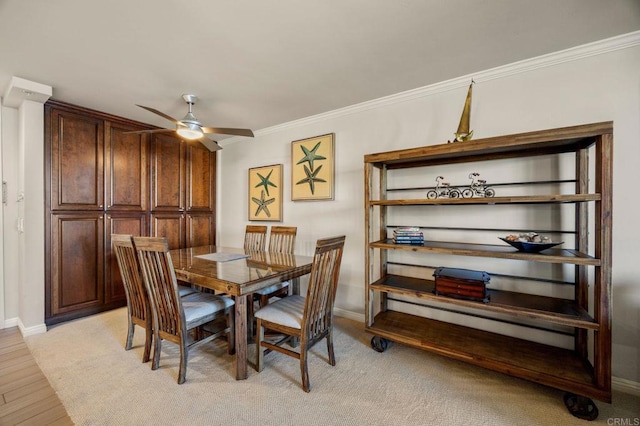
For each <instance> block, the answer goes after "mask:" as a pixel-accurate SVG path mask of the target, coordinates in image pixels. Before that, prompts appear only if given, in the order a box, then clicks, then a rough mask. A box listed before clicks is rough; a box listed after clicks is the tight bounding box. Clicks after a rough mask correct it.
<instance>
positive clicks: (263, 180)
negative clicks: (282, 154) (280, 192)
mask: <svg viewBox="0 0 640 426" xmlns="http://www.w3.org/2000/svg"><path fill="white" fill-rule="evenodd" d="M271 173H273V169H271V171H270V172H269V174H268V175H267V177H264V176H262V175H261V174H260V173H256V174H257V175H258V177H259V178H260V183H259V184H257V185H256V186H254V188H258V187H260V186H264V190H265V191H266V192H267V195H269V186H273V187H274V188H277V186H276V185H275V184H274V183H273V182H271V181H270V180H269V178H271Z"/></svg>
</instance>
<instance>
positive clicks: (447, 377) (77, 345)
mask: <svg viewBox="0 0 640 426" xmlns="http://www.w3.org/2000/svg"><path fill="white" fill-rule="evenodd" d="M336 322H337V323H336V327H335V348H336V359H337V365H336V366H335V367H331V366H330V365H329V364H328V363H327V362H326V361H327V355H326V345H325V344H324V343H319V344H317V345H316V346H315V347H314V348H313V349H312V351H311V352H312V353H311V355H310V360H309V361H310V363H309V373H310V377H311V393H309V394H307V393H305V392H303V391H302V389H301V387H300V370H299V364H298V361H297V360H295V359H293V358H290V357H287V356H284V355H281V354H278V353H271V354H269V355H267V356H266V358H265V369H264V371H263V372H262V373H257V372H256V371H255V370H254V369H252V368H250V370H249V378H248V379H247V380H243V381H236V380H235V379H234V377H235V373H234V365H233V363H232V357H231V356H229V355H228V354H227V352H226V343H225V342H224V341H222V342H220V343H213V344H211V345H205V346H204V347H200V348H198V349H196V350H193V351H191V354H190V357H189V364H188V369H187V381H186V382H185V383H184V384H183V385H178V384H177V383H176V379H177V375H178V362H179V357H180V355H179V349H178V348H177V346H175V345H173V344H171V343H164V345H163V351H162V357H161V368H160V369H158V370H156V371H151V368H150V364H149V363H147V364H143V363H142V362H141V358H142V350H143V347H142V345H143V338H144V333H143V331H142V329H139V328H138V329H136V337H135V340H134V343H135V347H134V348H133V349H132V350H130V351H125V350H124V348H123V344H124V341H125V334H126V331H125V330H126V310H125V309H124V308H123V309H118V310H115V311H110V312H106V313H103V314H99V315H95V316H92V317H89V318H85V319H81V320H77V321H73V322H69V323H66V324H62V325H59V326H56V327H54V328H52V329H51V330H49V331H48V332H47V333H45V334H40V335H35V336H29V337H27V338H26V339H25V340H26V342H27V344H28V346H29V348H30V349H31V351H32V353H33V355H34V357H35V358H36V360H37V362H38V364H39V365H40V367H41V368H42V371H43V372H44V373H45V375H46V376H47V378H48V379H49V381H50V382H51V385H52V386H53V388H54V389H55V390H56V391H57V392H58V395H59V397H60V399H61V400H62V402H63V404H64V405H65V407H66V409H67V411H68V413H69V416H70V417H71V418H72V419H73V421H74V422H75V423H76V424H78V425H183V424H184V425H187V424H189V425H245V424H246V425H249V424H253V425H298V424H301V425H323V426H324V425H357V426H361V425H487V426H489V425H490V426H495V425H582V426H585V425H586V424H607V425H612V424H638V419H639V418H640V398H637V397H633V396H629V395H625V394H621V393H615V394H614V403H613V405H611V404H605V403H602V402H597V405H598V408H599V410H600V416H599V417H598V419H597V420H596V421H594V422H591V423H587V422H585V421H584V420H579V419H577V418H575V417H573V416H571V414H569V413H568V412H567V410H566V409H565V407H564V403H563V402H562V395H563V392H561V391H558V390H555V389H551V388H547V387H544V386H540V385H536V384H533V383H530V382H527V381H523V380H519V379H515V378H512V377H508V376H506V375H502V374H499V373H494V372H491V371H488V370H485V369H482V368H479V367H474V366H470V365H467V364H465V363H462V362H458V361H454V360H450V359H447V358H444V357H440V356H437V355H434V354H430V353H427V352H424V351H420V350H416V349H412V348H409V347H406V346H403V345H399V344H393V345H392V346H391V347H390V348H389V349H387V350H386V351H385V352H384V353H378V352H375V351H374V350H372V349H371V348H370V346H369V340H370V337H371V336H370V335H368V334H366V333H364V331H363V330H362V329H363V327H362V324H360V323H357V322H354V321H351V320H347V319H344V318H337V319H336ZM250 349H253V348H250ZM253 354H254V352H253V350H252V351H251V352H250V356H251V358H252V359H253V356H254V355H253ZM615 419H619V420H617V421H618V423H614V421H615ZM624 419H626V420H624ZM634 419H635V420H634ZM620 421H627V423H620ZM634 421H635V423H634Z"/></svg>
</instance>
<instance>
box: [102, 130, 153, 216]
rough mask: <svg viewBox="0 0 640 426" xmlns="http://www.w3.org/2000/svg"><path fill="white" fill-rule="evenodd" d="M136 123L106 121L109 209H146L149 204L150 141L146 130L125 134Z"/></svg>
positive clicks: (106, 180)
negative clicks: (144, 132) (142, 132)
mask: <svg viewBox="0 0 640 426" xmlns="http://www.w3.org/2000/svg"><path fill="white" fill-rule="evenodd" d="M135 130H140V128H139V127H137V126H131V125H126V124H120V123H113V122H107V123H106V125H105V134H106V144H105V152H106V155H105V167H104V168H105V182H106V183H107V185H106V191H105V194H106V197H105V198H106V205H107V210H134V211H141V212H144V211H146V210H147V206H148V205H149V190H148V188H149V176H148V170H149V165H148V162H149V158H148V155H149V142H148V141H147V139H148V135H147V134H125V132H129V131H135Z"/></svg>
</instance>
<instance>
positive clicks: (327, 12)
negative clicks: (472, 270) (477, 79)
mask: <svg viewBox="0 0 640 426" xmlns="http://www.w3.org/2000/svg"><path fill="white" fill-rule="evenodd" d="M636 30H640V0H386V1H385V0H252V1H251V0H188V1H186V0H109V1H91V0H0V94H2V93H4V92H5V89H6V87H7V85H8V83H9V80H10V78H11V77H12V76H17V77H21V78H24V79H27V80H31V81H35V82H38V83H42V84H46V85H49V86H52V87H53V98H54V99H58V100H61V101H65V102H69V103H73V104H76V105H81V106H85V107H89V108H93V109H97V110H99V111H104V112H108V113H112V114H116V115H120V116H123V117H127V118H131V119H134V120H138V121H141V122H144V123H149V124H153V125H157V126H168V125H170V123H169V122H168V121H166V120H164V119H162V118H161V117H158V116H156V115H154V114H152V113H150V112H148V111H145V110H143V109H141V108H138V107H136V106H135V105H134V104H142V105H146V106H150V107H153V108H156V109H158V110H160V111H163V112H165V113H167V114H168V115H171V116H173V117H176V118H178V119H180V118H182V116H184V114H185V113H186V105H185V104H184V103H183V101H182V99H181V95H182V94H183V93H193V94H195V95H197V96H198V97H199V98H200V100H199V101H198V103H197V104H196V105H195V108H194V112H195V115H196V117H198V119H199V120H200V121H201V122H202V123H203V124H204V125H208V126H219V127H247V128H251V129H253V130H254V131H256V130H260V129H264V128H267V127H270V126H274V125H278V124H282V123H286V122H289V121H292V120H296V119H300V118H304V117H308V116H312V115H315V114H320V113H323V112H327V111H331V110H334V109H338V108H341V107H346V106H349V105H354V104H357V103H360V102H364V101H368V100H372V99H376V98H380V97H383V96H387V95H391V94H394V93H399V92H402V91H405V90H410V89H415V88H418V87H422V86H427V85H430V84H433V83H437V82H440V81H445V80H448V79H452V78H456V77H460V76H465V75H471V74H472V73H474V72H478V71H482V70H486V69H490V68H493V67H496V66H500V65H505V64H508V63H512V62H516V61H519V60H522V59H526V58H531V57H535V56H539V55H543V54H546V53H551V52H556V51H559V50H563V49H566V48H570V47H574V46H578V45H582V44H586V43H589V42H593V41H596V40H601V39H604V38H609V37H612V36H616V35H619V34H626V33H629V32H633V31H636ZM219 139H222V137H221V138H219Z"/></svg>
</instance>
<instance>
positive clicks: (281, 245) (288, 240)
mask: <svg viewBox="0 0 640 426" xmlns="http://www.w3.org/2000/svg"><path fill="white" fill-rule="evenodd" d="M297 232H298V228H297V227H295V226H272V227H271V235H270V237H269V251H270V252H276V253H293V250H294V248H295V246H296V234H297Z"/></svg>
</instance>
